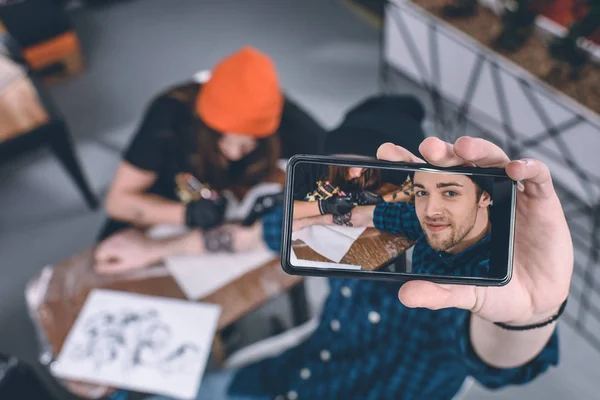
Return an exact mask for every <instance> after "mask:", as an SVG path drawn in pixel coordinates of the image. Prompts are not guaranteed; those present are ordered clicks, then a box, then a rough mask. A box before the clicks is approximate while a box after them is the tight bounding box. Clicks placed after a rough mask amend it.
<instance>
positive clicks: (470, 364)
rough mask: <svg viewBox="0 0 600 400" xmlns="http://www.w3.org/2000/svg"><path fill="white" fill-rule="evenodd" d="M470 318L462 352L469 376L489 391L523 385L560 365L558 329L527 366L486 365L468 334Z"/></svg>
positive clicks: (461, 343)
mask: <svg viewBox="0 0 600 400" xmlns="http://www.w3.org/2000/svg"><path fill="white" fill-rule="evenodd" d="M470 320H471V318H470V316H469V317H467V322H466V325H467V329H466V331H465V334H463V335H462V337H461V338H460V341H459V343H460V352H461V354H462V356H463V357H464V361H465V365H466V368H467V373H468V375H470V376H472V377H473V378H474V379H475V380H477V382H479V383H480V384H481V385H483V386H485V387H487V388H489V389H499V388H502V387H504V386H507V385H522V384H525V383H528V382H530V381H532V380H534V379H535V378H537V377H538V376H539V375H541V374H543V373H544V372H545V371H546V370H547V369H548V368H549V367H550V366H556V365H558V361H559V347H558V329H555V330H554V332H553V333H552V336H551V337H550V340H549V341H548V343H547V344H546V346H545V347H544V348H543V349H542V351H541V352H540V353H539V354H538V355H537V356H536V357H535V358H534V359H532V360H531V361H529V362H528V363H527V364H525V365H523V366H520V367H517V368H506V369H501V368H495V367H492V366H490V365H488V364H486V363H485V362H484V361H483V360H482V359H481V358H480V357H479V356H478V355H477V353H475V350H474V349H473V345H472V344H471V338H470V335H469V334H468V332H469V324H470Z"/></svg>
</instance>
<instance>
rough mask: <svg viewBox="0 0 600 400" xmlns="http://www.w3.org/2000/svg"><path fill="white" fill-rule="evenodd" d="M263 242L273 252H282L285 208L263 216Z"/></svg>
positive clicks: (281, 207) (275, 209)
mask: <svg viewBox="0 0 600 400" xmlns="http://www.w3.org/2000/svg"><path fill="white" fill-rule="evenodd" d="M262 224H263V240H264V241H265V243H266V244H267V247H269V249H271V250H273V251H277V252H279V251H280V250H281V229H282V227H283V206H279V207H276V208H274V209H273V210H271V211H270V212H268V213H267V214H265V215H263V217H262Z"/></svg>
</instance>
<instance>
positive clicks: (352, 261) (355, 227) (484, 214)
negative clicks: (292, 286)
mask: <svg viewBox="0 0 600 400" xmlns="http://www.w3.org/2000/svg"><path fill="white" fill-rule="evenodd" d="M294 168H295V169H294V178H293V198H294V205H293V221H292V240H291V241H290V243H291V246H292V248H291V252H290V263H291V265H292V266H293V267H301V268H318V269H338V270H339V269H342V270H356V271H371V272H374V273H378V272H388V273H390V272H391V273H408V274H419V275H436V276H451V277H474V278H493V277H501V276H504V274H506V263H504V267H502V263H501V262H500V263H499V265H500V266H501V267H500V269H504V270H498V268H497V267H495V266H494V265H492V264H493V263H490V258H491V256H492V253H493V251H494V250H493V249H494V247H496V250H495V251H500V253H502V254H508V250H507V247H508V243H509V241H508V225H507V223H508V221H509V219H510V218H509V217H510V215H509V214H507V210H508V211H510V201H511V185H512V181H511V180H510V179H508V178H504V177H494V176H485V175H462V174H458V173H448V172H447V171H439V172H438V171H431V170H428V171H423V170H416V171H409V170H399V169H380V168H364V167H357V166H350V165H327V164H322V163H316V162H299V163H298V164H296V165H295V167H294ZM498 203H501V204H502V206H501V207H496V204H498ZM496 226H497V227H498V229H499V231H498V232H496ZM496 234H497V235H498V238H494V235H496ZM492 238H494V239H495V241H493V240H492ZM498 239H502V240H498ZM498 247H500V248H498ZM504 258H505V259H506V257H504Z"/></svg>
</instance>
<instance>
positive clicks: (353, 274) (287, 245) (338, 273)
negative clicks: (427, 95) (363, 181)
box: [281, 155, 517, 286]
mask: <svg viewBox="0 0 600 400" xmlns="http://www.w3.org/2000/svg"><path fill="white" fill-rule="evenodd" d="M300 162H311V163H320V164H327V165H342V166H354V167H366V168H369V167H372V168H387V169H396V170H398V169H401V170H405V169H408V170H425V171H427V170H431V171H435V172H439V171H448V172H455V173H462V174H465V175H480V176H490V177H501V178H508V179H510V177H508V175H507V174H506V172H505V171H504V169H503V168H478V167H462V166H456V167H438V166H435V165H431V164H427V163H400V162H391V161H384V160H379V159H375V158H354V157H352V158H350V157H349V158H345V157H332V156H315V155H295V156H293V157H291V158H290V159H289V161H288V164H287V171H286V184H285V199H284V218H283V227H282V231H281V233H282V234H281V267H282V268H283V270H284V271H285V272H286V273H288V274H290V275H299V276H321V277H329V278H347V279H370V280H383V281H398V282H408V281H411V280H420V281H429V282H435V283H445V284H458V285H475V286H504V285H506V284H507V283H508V282H510V280H511V278H512V271H513V258H514V257H513V253H514V229H515V209H516V195H517V182H515V181H513V185H512V194H511V200H510V201H511V205H510V206H511V213H510V234H509V242H508V266H507V273H506V276H505V277H502V278H474V277H446V276H440V275H414V274H405V273H396V272H377V273H372V272H367V271H348V272H346V271H342V270H316V269H311V268H296V267H294V266H292V265H291V264H290V262H289V259H290V249H291V238H292V235H291V230H292V225H291V222H292V214H293V205H294V199H293V181H294V167H295V165H296V164H298V163H300ZM395 260H397V258H395V259H392V260H390V261H389V262H388V263H386V264H385V265H384V266H386V265H389V264H391V263H393V262H395ZM382 267H383V266H382Z"/></svg>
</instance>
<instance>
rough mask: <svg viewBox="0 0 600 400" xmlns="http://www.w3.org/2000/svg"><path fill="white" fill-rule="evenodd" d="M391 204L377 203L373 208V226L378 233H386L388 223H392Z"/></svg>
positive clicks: (392, 205)
mask: <svg viewBox="0 0 600 400" xmlns="http://www.w3.org/2000/svg"><path fill="white" fill-rule="evenodd" d="M392 207H394V204H393V203H379V204H377V205H376V206H375V211H374V212H373V225H374V226H375V228H376V229H377V230H379V231H383V232H388V231H389V229H390V227H389V226H388V225H389V224H388V222H389V221H391V220H392V221H393V216H392V211H393V210H392Z"/></svg>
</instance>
